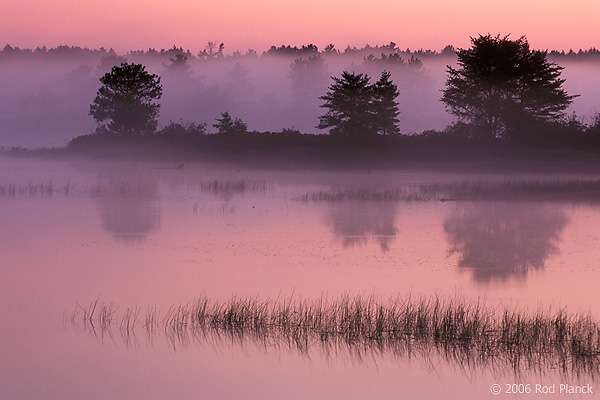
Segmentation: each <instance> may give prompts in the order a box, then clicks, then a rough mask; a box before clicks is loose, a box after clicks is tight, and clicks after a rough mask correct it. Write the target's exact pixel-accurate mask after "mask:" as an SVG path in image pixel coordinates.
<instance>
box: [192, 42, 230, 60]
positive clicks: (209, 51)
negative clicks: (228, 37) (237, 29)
mask: <svg viewBox="0 0 600 400" xmlns="http://www.w3.org/2000/svg"><path fill="white" fill-rule="evenodd" d="M223 50H225V44H223V43H221V44H220V45H219V46H218V49H217V42H212V41H210V42H208V43H207V44H206V46H205V48H204V50H202V51H201V52H200V53H199V54H198V57H200V58H203V59H207V60H209V59H213V58H220V57H223Z"/></svg>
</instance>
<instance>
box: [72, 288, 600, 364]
mask: <svg viewBox="0 0 600 400" xmlns="http://www.w3.org/2000/svg"><path fill="white" fill-rule="evenodd" d="M104 308H107V310H104ZM79 312H81V314H79ZM115 314H116V311H115V308H114V306H113V305H112V304H105V303H98V300H96V302H95V303H92V304H91V305H90V306H89V307H81V306H79V307H78V309H77V310H76V313H74V314H73V315H74V316H73V317H72V318H71V321H72V323H73V326H74V327H78V324H77V323H76V322H75V320H76V319H77V318H82V319H83V326H84V328H85V329H87V330H95V329H96V326H98V327H99V330H101V331H102V330H106V329H110V327H111V326H112V325H118V326H119V330H120V331H121V335H122V336H124V337H126V338H129V339H130V338H131V337H133V336H135V330H136V329H137V327H138V325H140V324H139V323H138V322H139V321H143V323H142V324H141V326H142V328H143V329H144V330H145V331H146V333H147V335H148V336H149V337H150V338H153V337H154V336H155V335H157V334H158V333H159V332H162V333H164V335H165V337H166V338H167V339H168V341H169V343H170V344H171V345H172V346H173V348H174V349H176V348H177V347H178V346H185V345H189V344H190V343H194V342H197V341H207V340H212V341H218V340H225V339H226V340H227V341H234V340H236V341H238V342H240V343H243V342H245V341H251V342H254V343H256V344H258V345H260V346H262V347H264V348H265V349H266V348H281V347H285V348H288V349H291V350H295V351H298V352H300V353H302V354H309V353H310V352H311V351H312V350H313V349H315V348H318V349H320V350H322V351H325V352H326V353H327V354H334V353H337V352H338V351H339V350H340V349H342V348H343V349H346V351H348V352H349V353H350V354H353V355H354V356H356V357H358V358H362V357H364V356H365V355H366V354H386V353H391V354H393V355H395V356H401V357H407V356H408V357H411V356H414V355H421V356H423V355H430V354H431V353H432V352H435V353H437V354H438V355H440V356H441V357H443V358H444V359H447V360H452V361H455V362H457V363H460V365H475V366H489V365H498V364H501V365H505V366H510V367H511V368H512V369H514V370H515V371H520V370H538V371H543V370H546V369H559V370H561V371H562V372H564V373H581V372H585V373H591V374H593V375H595V374H596V373H597V372H598V368H599V365H600V325H599V324H598V322H597V321H595V320H593V319H592V317H591V316H589V315H584V314H578V313H576V314H572V313H568V312H567V311H566V310H565V309H560V310H556V311H552V310H547V311H542V310H538V311H536V312H533V313H530V312H528V311H526V310H520V309H516V308H509V307H504V308H502V309H500V308H491V307H489V306H487V305H486V304H485V302H483V301H465V300H462V299H459V298H442V297H431V298H425V297H405V298H404V297H394V298H390V299H389V300H387V301H381V300H379V299H377V298H376V297H375V296H364V295H359V296H356V297H351V296H342V297H339V298H335V299H330V298H326V297H322V298H319V299H316V300H303V299H296V298H289V299H284V300H270V299H266V300H260V299H258V298H253V297H233V298H231V299H230V300H228V301H226V302H218V301H211V300H210V299H208V298H206V297H202V298H200V299H198V300H195V301H193V302H190V303H188V304H184V305H179V306H172V307H170V308H169V309H168V310H167V311H166V313H164V315H162V316H161V315H160V312H159V311H158V310H157V309H156V307H154V308H149V309H148V311H147V313H146V315H145V316H140V309H139V308H130V309H127V310H126V311H125V313H124V314H123V316H122V317H121V318H120V322H119V319H118V318H116V316H115ZM126 343H127V341H126Z"/></svg>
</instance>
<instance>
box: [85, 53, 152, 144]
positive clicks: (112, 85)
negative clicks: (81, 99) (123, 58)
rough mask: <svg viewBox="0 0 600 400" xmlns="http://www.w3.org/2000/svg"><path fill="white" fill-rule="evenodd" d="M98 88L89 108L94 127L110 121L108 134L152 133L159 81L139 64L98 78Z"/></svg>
mask: <svg viewBox="0 0 600 400" xmlns="http://www.w3.org/2000/svg"><path fill="white" fill-rule="evenodd" d="M100 82H102V87H100V89H98V93H97V95H96V98H95V99H94V102H93V103H92V104H91V105H90V115H91V116H92V117H94V119H95V120H96V121H97V122H98V123H103V122H105V121H110V122H109V123H108V124H107V125H106V128H107V130H108V131H109V132H112V133H121V134H130V135H133V134H136V135H139V134H148V133H153V132H154V131H155V130H156V126H157V124H158V123H157V121H156V118H157V117H158V112H159V108H160V105H159V104H156V103H153V100H155V99H160V97H161V96H162V86H161V84H160V77H159V76H157V75H154V74H149V73H148V72H147V71H146V68H145V67H144V66H143V65H142V64H128V63H123V64H121V66H115V67H113V68H112V70H111V72H108V73H106V74H105V75H104V76H103V77H101V78H100Z"/></svg>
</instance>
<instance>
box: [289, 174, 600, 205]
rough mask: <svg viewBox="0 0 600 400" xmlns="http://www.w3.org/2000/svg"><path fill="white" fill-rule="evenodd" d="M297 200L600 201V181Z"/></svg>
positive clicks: (409, 187) (419, 187)
mask: <svg viewBox="0 0 600 400" xmlns="http://www.w3.org/2000/svg"><path fill="white" fill-rule="evenodd" d="M295 200H298V201H306V202H322V201H325V202H334V203H335V202H345V201H406V202H423V201H432V200H437V201H472V200H544V201H575V202H598V201H600V180H594V179H563V180H560V179H558V180H544V179H525V180H502V181H494V180H491V181H489V180H486V181H449V182H408V183H405V184H403V185H401V186H398V187H396V188H393V187H372V188H340V189H334V190H318V191H312V192H307V193H302V194H299V195H297V196H296V197H295Z"/></svg>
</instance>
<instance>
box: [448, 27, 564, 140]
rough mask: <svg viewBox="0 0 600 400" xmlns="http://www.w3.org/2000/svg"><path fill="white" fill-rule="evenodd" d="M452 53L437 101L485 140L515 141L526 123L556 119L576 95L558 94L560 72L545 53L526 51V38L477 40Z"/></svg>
mask: <svg viewBox="0 0 600 400" xmlns="http://www.w3.org/2000/svg"><path fill="white" fill-rule="evenodd" d="M471 42H472V46H471V48H470V49H460V50H458V51H457V55H458V68H452V67H450V66H449V67H448V79H447V81H446V89H444V91H443V96H442V101H443V102H444V103H445V104H446V108H447V109H448V110H449V111H450V112H451V113H452V114H454V115H456V116H457V117H458V118H459V120H460V121H461V122H467V123H469V124H471V125H472V126H475V127H476V128H477V129H478V130H479V131H480V132H481V133H483V134H485V135H486V136H488V137H494V138H495V137H515V136H517V135H518V134H519V133H520V132H521V131H523V130H524V129H523V128H524V127H525V126H527V124H531V123H532V122H539V121H552V120H557V119H559V118H561V117H562V116H563V115H564V113H563V112H564V110H565V109H566V108H567V107H568V106H569V104H571V103H572V101H573V98H574V97H575V96H570V95H568V94H567V93H566V92H565V91H564V90H563V89H562V84H563V82H564V79H561V78H560V75H561V71H562V69H563V68H562V67H560V66H558V65H556V64H555V63H551V62H548V61H547V59H546V56H547V52H545V51H539V50H531V49H530V48H529V43H528V42H527V38H525V37H521V38H519V39H517V40H510V39H509V38H508V36H505V37H500V35H498V36H495V37H493V36H491V35H489V34H488V35H485V36H482V35H480V36H479V37H477V38H473V39H471Z"/></svg>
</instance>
